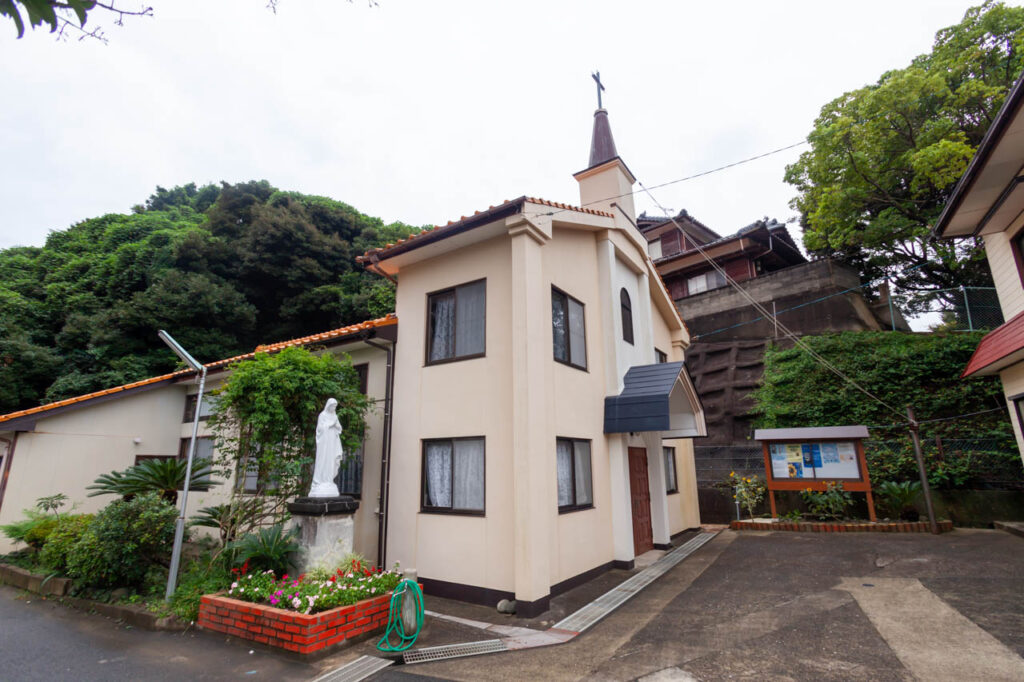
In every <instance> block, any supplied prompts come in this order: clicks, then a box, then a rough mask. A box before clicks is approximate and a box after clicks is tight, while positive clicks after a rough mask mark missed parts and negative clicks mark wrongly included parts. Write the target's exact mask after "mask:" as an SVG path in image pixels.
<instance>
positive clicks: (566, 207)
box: [356, 196, 615, 263]
mask: <svg viewBox="0 0 1024 682" xmlns="http://www.w3.org/2000/svg"><path fill="white" fill-rule="evenodd" d="M524 203H531V204H540V205H542V206H550V207H551V208H557V209H559V210H561V211H574V212H576V213H587V214H590V215H596V216H602V217H606V218H614V217H615V216H614V215H612V214H611V213H608V212H607V211H599V210H597V209H593V208H585V207H582V206H572V205H570V204H561V203H558V202H556V201H548V200H547V199H538V198H536V197H525V196H523V197H519V198H518V199H512V200H508V199H506V200H505V201H503V202H502V203H500V204H498V205H497V206H489V207H488V208H487V209H486V210H484V211H474V212H473V215H471V216H462V217H461V218H459V219H458V220H449V221H448V223H447V224H445V225H435V226H434V227H429V228H427V229H425V230H423V231H422V232H417V233H416V234H412V235H409V236H408V237H406V238H405V239H399V240H398V241H397V242H395V243H393V244H387V245H385V246H382V247H379V248H376V249H370V250H369V251H367V252H366V253H364V254H363V255H362V256H357V257H356V262H359V263H365V262H367V261H370V260H371V259H372V257H374V256H376V257H377V258H378V259H380V258H387V256H388V253H389V252H390V251H391V250H392V249H394V248H396V247H398V246H401V245H403V244H408V243H409V242H415V241H417V240H420V239H423V238H424V237H426V236H427V235H434V236H435V239H434V240H432V241H436V239H443V238H444V237H446V236H448V235H447V234H445V232H455V231H456V229H458V228H460V227H462V226H464V225H465V224H466V223H467V222H469V221H471V220H473V219H475V218H477V217H478V216H480V215H482V214H488V213H498V212H500V211H502V210H504V209H508V208H512V207H516V206H521V205H522V204H524ZM438 230H441V231H442V232H441V234H435V233H437V231H438ZM415 246H416V245H414V246H413V248H415ZM406 248H408V247H406Z"/></svg>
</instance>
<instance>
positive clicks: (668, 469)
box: [661, 448, 679, 493]
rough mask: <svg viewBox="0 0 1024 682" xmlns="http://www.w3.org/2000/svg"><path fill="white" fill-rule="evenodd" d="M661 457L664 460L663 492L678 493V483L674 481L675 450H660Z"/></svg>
mask: <svg viewBox="0 0 1024 682" xmlns="http://www.w3.org/2000/svg"><path fill="white" fill-rule="evenodd" d="M661 452H662V456H663V457H664V458H665V492H666V493H677V492H679V482H678V481H677V480H676V449H675V448H662V449H661Z"/></svg>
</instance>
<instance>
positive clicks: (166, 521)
mask: <svg viewBox="0 0 1024 682" xmlns="http://www.w3.org/2000/svg"><path fill="white" fill-rule="evenodd" d="M176 518H177V512H176V511H175V509H174V507H172V506H171V505H169V504H168V503H167V502H165V501H164V500H163V499H162V498H161V497H160V495H159V494H158V493H155V492H150V493H145V494H142V495H138V496H136V497H133V498H132V499H130V500H123V499H122V500H115V501H114V502H111V503H110V504H109V505H107V506H106V507H104V508H103V509H102V510H101V511H100V512H99V513H98V514H96V517H95V518H94V519H93V521H92V523H90V524H89V527H88V528H87V529H86V531H85V532H84V533H82V535H81V536H80V537H79V539H78V542H76V543H75V544H74V546H73V547H72V548H71V551H70V552H69V553H68V556H67V569H68V575H69V576H70V577H71V578H73V579H74V580H75V585H76V587H138V586H142V585H144V584H145V583H146V577H147V574H148V573H149V572H150V571H151V570H152V569H153V568H154V567H156V566H158V565H163V564H166V562H167V561H168V559H169V557H170V552H171V544H172V542H173V540H174V522H175V519H176Z"/></svg>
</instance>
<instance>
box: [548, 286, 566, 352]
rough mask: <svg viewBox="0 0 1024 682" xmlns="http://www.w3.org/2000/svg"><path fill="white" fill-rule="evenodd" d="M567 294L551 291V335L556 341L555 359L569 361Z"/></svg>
mask: <svg viewBox="0 0 1024 682" xmlns="http://www.w3.org/2000/svg"><path fill="white" fill-rule="evenodd" d="M565 301H566V297H565V294H560V293H559V292H557V291H552V292H551V336H552V338H553V340H554V343H555V360H561V361H562V362H568V361H569V344H568V343H567V330H568V325H567V324H566V320H565Z"/></svg>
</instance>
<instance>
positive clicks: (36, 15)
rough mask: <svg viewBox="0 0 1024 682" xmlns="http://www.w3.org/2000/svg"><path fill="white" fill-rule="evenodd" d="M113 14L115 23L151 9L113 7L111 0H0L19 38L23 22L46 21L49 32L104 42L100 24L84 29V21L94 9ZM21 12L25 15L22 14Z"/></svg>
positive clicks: (37, 23) (38, 23)
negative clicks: (78, 35) (66, 31)
mask: <svg viewBox="0 0 1024 682" xmlns="http://www.w3.org/2000/svg"><path fill="white" fill-rule="evenodd" d="M97 8H98V9H101V10H105V11H106V12H108V13H110V14H112V15H113V16H114V17H115V18H114V23H115V24H116V25H118V26H120V25H121V23H122V22H123V21H124V18H125V17H129V16H132V17H143V16H152V14H153V8H152V7H148V6H145V5H139V6H138V7H137V8H135V9H127V10H126V9H122V8H120V7H115V6H114V3H113V2H97V1H96V0H0V15H2V16H6V17H8V18H10V19H11V21H13V22H14V26H15V27H16V28H17V30H18V37H19V38H21V37H22V36H24V35H25V22H26V20H27V21H28V25H29V26H30V27H32V28H35V27H36V26H42V25H43V24H46V25H47V26H49V27H50V33H57V34H58V35H59V36H63V35H64V32H65V30H73V31H78V32H80V33H81V34H82V35H81V37H82V38H97V39H99V40H102V41H104V42H106V38H105V37H104V35H103V30H102V28H100V27H97V28H94V29H92V30H86V28H85V23H86V21H87V20H88V18H89V13H90V12H92V11H94V10H96V9H97ZM22 12H24V16H22Z"/></svg>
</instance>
